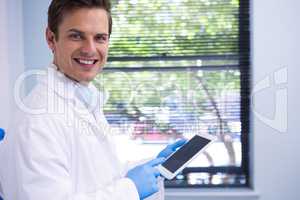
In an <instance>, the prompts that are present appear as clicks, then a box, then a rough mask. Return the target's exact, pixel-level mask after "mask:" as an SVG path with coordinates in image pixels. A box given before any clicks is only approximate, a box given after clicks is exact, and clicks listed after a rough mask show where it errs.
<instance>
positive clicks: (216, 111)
mask: <svg viewBox="0 0 300 200" xmlns="http://www.w3.org/2000/svg"><path fill="white" fill-rule="evenodd" d="M112 3H113V9H112V17H113V33H112V35H111V38H110V53H109V60H108V64H107V66H106V67H105V69H104V71H103V73H101V74H100V75H99V77H97V79H96V81H95V84H96V86H97V87H98V88H100V89H101V90H103V92H104V93H105V94H106V96H107V98H108V102H107V104H106V105H105V107H104V111H105V115H106V117H107V119H108V121H109V122H110V123H111V125H112V126H115V127H118V128H119V129H120V130H121V132H122V133H124V134H130V136H131V139H132V140H136V141H139V142H141V143H143V144H149V143H157V142H168V141H170V140H175V139H177V138H180V137H191V136H192V135H193V134H196V133H198V132H201V133H207V134H212V135H215V136H217V137H218V138H219V142H218V143H219V144H222V145H223V146H224V147H225V148H223V150H222V151H220V150H217V149H218V148H219V147H218V146H217V144H216V145H215V146H214V147H212V148H211V150H210V153H206V155H205V156H206V160H207V163H206V165H205V166H202V165H201V164H197V163H196V164H193V165H191V166H189V168H188V169H187V170H186V171H190V172H191V171H192V172H193V173H194V172H195V171H196V172H197V171H202V172H203V171H204V172H206V171H207V172H208V171H209V172H210V173H211V172H212V171H213V173H219V172H220V169H222V170H221V171H222V172H223V173H225V172H226V171H227V172H229V171H230V174H231V175H232V173H233V174H234V173H235V174H236V175H238V177H239V178H240V177H243V181H241V179H239V180H238V181H237V182H236V183H235V184H236V185H241V184H247V181H248V180H247V177H248V146H247V145H248V143H247V137H248V132H249V82H250V74H249V6H248V3H249V2H248V1H238V0H154V1H147V0H114V1H112ZM221 157H228V159H227V160H225V161H224V160H223V161H221V159H215V158H221ZM212 169H213V170H212ZM232 169H234V170H233V171H232ZM190 175H191V174H190ZM190 175H186V176H185V177H184V180H186V182H185V184H184V185H185V186H189V185H193V184H192V183H194V182H193V181H192V183H189V181H190V180H188V179H191V177H190ZM188 177H190V178H188ZM195 177H196V178H195ZM194 179H196V180H198V179H199V176H197V175H196V176H194ZM200 182H201V181H200ZM186 183H188V184H186ZM196 183H198V182H197V181H196ZM224 184H225V183H224ZM170 185H171V186H174V185H175V186H176V185H178V184H177V182H172V181H171V182H170ZM179 185H180V184H179ZM196 185H197V184H196ZM225 185H226V184H225ZM232 185H234V184H232Z"/></svg>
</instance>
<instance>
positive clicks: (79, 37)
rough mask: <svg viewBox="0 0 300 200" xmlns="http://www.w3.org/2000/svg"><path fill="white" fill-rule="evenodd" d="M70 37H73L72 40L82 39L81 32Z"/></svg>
mask: <svg viewBox="0 0 300 200" xmlns="http://www.w3.org/2000/svg"><path fill="white" fill-rule="evenodd" d="M70 38H71V39H72V40H81V38H82V37H81V35H79V34H71V35H70Z"/></svg>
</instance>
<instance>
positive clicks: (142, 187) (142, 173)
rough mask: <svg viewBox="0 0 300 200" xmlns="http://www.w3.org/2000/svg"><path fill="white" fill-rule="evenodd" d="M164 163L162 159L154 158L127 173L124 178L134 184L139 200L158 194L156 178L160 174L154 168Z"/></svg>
mask: <svg viewBox="0 0 300 200" xmlns="http://www.w3.org/2000/svg"><path fill="white" fill-rule="evenodd" d="M164 161H165V159H164V158H156V159H154V160H151V161H149V162H147V163H145V164H142V165H139V166H136V167H135V168H133V169H131V170H129V171H128V173H127V175H126V177H127V178H130V179H131V180H132V181H133V182H134V184H135V186H136V188H137V190H138V193H139V197H140V199H144V198H146V197H148V196H150V195H152V194H154V193H156V192H158V185H157V184H158V183H157V178H158V177H159V176H160V172H159V171H158V169H157V168H155V166H157V165H159V164H161V163H163V162H164Z"/></svg>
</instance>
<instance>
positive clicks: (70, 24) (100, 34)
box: [46, 8, 109, 82]
mask: <svg viewBox="0 0 300 200" xmlns="http://www.w3.org/2000/svg"><path fill="white" fill-rule="evenodd" d="M108 31H109V30H108V16H107V13H106V11H105V10H103V9H101V8H93V9H86V8H82V9H77V10H74V11H72V12H69V13H68V14H66V15H65V16H64V18H63V21H62V23H61V24H60V25H59V27H58V39H57V40H56V39H54V38H55V37H54V33H52V32H51V31H50V30H49V29H47V31H46V37H47V42H48V45H49V47H50V48H51V49H52V51H53V53H54V64H55V65H56V66H57V67H58V68H59V70H60V71H62V72H63V73H64V74H65V75H66V76H68V77H69V78H71V79H73V80H76V81H78V82H89V81H91V80H92V79H93V78H94V77H95V76H96V75H97V73H98V72H99V71H100V70H101V69H102V68H103V66H104V64H105V63H106V60H107V54H108V44H109V35H108Z"/></svg>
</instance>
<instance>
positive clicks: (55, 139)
mask: <svg viewBox="0 0 300 200" xmlns="http://www.w3.org/2000/svg"><path fill="white" fill-rule="evenodd" d="M62 129H63V127H61V126H60V125H59V124H57V123H56V122H55V120H53V119H51V118H50V117H42V116H39V117H37V118H30V120H28V121H26V122H25V123H22V125H21V126H20V127H19V128H18V130H17V134H16V137H15V145H14V147H15V148H14V154H15V159H14V162H15V163H14V164H15V172H12V173H15V187H16V189H15V192H16V193H17V194H16V195H14V196H15V197H16V199H14V200H41V199H43V200H50V199H51V200H52V199H55V200H138V199H139V196H138V192H137V190H136V188H135V185H134V183H133V182H132V181H131V180H129V179H128V178H120V179H118V180H115V181H114V182H113V183H111V184H110V185H107V186H103V188H98V189H97V190H96V191H94V192H90V193H88V194H85V193H75V192H74V191H73V190H72V178H71V174H70V173H71V172H70V163H71V162H70V159H71V155H70V149H69V146H70V145H68V144H67V143H68V139H67V138H66V136H65V133H64V130H62Z"/></svg>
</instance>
